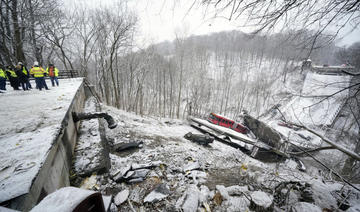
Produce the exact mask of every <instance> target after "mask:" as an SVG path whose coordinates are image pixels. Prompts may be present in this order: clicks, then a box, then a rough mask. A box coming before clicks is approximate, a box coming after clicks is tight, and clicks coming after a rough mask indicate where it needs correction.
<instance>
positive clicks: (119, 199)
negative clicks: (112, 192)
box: [114, 189, 130, 206]
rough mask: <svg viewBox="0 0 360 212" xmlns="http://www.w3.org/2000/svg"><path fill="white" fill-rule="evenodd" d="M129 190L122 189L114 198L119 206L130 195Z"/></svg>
mask: <svg viewBox="0 0 360 212" xmlns="http://www.w3.org/2000/svg"><path fill="white" fill-rule="evenodd" d="M129 193H130V192H129V190H128V189H125V190H122V191H120V192H119V193H118V194H117V195H116V196H115V198H114V203H115V204H116V205H117V206H119V205H121V204H122V203H124V202H125V201H126V200H127V198H128V197H129Z"/></svg>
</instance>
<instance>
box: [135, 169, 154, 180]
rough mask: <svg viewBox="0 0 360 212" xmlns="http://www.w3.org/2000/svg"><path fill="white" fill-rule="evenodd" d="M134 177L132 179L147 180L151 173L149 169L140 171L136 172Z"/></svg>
mask: <svg viewBox="0 0 360 212" xmlns="http://www.w3.org/2000/svg"><path fill="white" fill-rule="evenodd" d="M134 172H135V173H134V175H132V176H131V178H146V175H147V174H148V173H149V172H150V170H148V169H138V170H135V171H134Z"/></svg>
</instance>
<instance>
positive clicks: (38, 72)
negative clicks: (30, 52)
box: [30, 61, 49, 91]
mask: <svg viewBox="0 0 360 212" xmlns="http://www.w3.org/2000/svg"><path fill="white" fill-rule="evenodd" d="M30 74H31V75H33V76H34V78H35V82H36V87H37V88H38V89H39V90H40V91H41V89H42V88H43V87H45V89H46V90H49V88H48V87H47V85H46V82H45V74H46V71H45V70H44V69H43V68H42V67H41V66H39V62H37V61H35V62H34V66H33V67H32V68H31V69H30Z"/></svg>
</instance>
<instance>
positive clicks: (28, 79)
mask: <svg viewBox="0 0 360 212" xmlns="http://www.w3.org/2000/svg"><path fill="white" fill-rule="evenodd" d="M18 65H19V66H21V68H20V69H21V70H22V72H23V73H24V74H25V75H26V86H27V87H28V89H32V86H31V83H30V77H31V76H30V72H29V70H28V69H27V68H26V66H24V64H23V63H22V62H19V63H18Z"/></svg>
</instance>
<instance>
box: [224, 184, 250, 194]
mask: <svg viewBox="0 0 360 212" xmlns="http://www.w3.org/2000/svg"><path fill="white" fill-rule="evenodd" d="M226 191H227V193H228V194H229V195H230V196H241V195H243V194H245V193H248V192H249V189H248V187H247V186H239V185H233V186H229V187H227V188H226Z"/></svg>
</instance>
